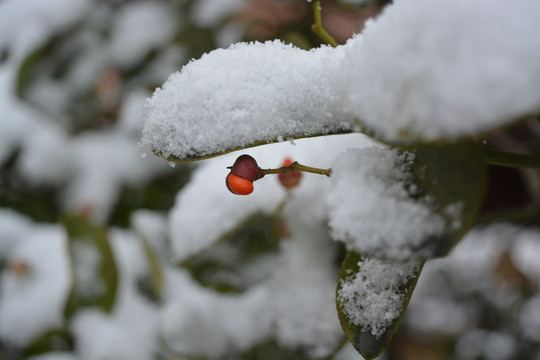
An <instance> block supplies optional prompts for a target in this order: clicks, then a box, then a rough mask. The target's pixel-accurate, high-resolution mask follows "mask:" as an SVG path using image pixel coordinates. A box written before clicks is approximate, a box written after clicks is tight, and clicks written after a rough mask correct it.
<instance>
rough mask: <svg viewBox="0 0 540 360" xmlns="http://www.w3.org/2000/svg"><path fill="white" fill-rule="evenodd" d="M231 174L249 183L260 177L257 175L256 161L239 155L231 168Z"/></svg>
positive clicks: (247, 156) (257, 166)
mask: <svg viewBox="0 0 540 360" xmlns="http://www.w3.org/2000/svg"><path fill="white" fill-rule="evenodd" d="M231 173H233V174H235V175H237V176H240V177H242V178H244V179H247V180H249V181H255V180H257V179H260V178H261V177H262V175H259V165H257V161H255V159H254V158H253V157H251V156H249V155H240V156H239V157H238V159H236V161H235V162H234V164H233V166H232V167H231Z"/></svg>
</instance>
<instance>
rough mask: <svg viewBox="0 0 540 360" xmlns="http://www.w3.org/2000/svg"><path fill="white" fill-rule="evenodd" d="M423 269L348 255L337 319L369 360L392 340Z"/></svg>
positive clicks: (340, 284) (338, 295)
mask: <svg viewBox="0 0 540 360" xmlns="http://www.w3.org/2000/svg"><path fill="white" fill-rule="evenodd" d="M422 265H423V262H421V261H417V262H414V261H412V262H395V261H389V260H379V259H375V258H369V257H364V256H361V255H359V254H357V253H354V252H350V253H349V254H348V255H347V257H346V259H345V261H344V263H343V267H342V269H341V273H340V275H339V279H338V289H337V292H336V301H337V308H338V316H339V320H340V322H341V326H342V328H343V330H344V331H345V333H346V335H347V338H348V340H349V341H350V342H351V343H352V344H353V346H354V347H355V348H356V350H358V352H360V353H361V354H362V356H364V357H365V358H366V359H373V358H374V357H376V356H377V355H378V354H379V353H380V352H381V351H382V350H383V349H384V348H385V347H386V345H387V344H388V343H389V342H390V340H391V339H392V336H393V334H394V332H395V331H396V329H397V327H398V326H399V323H400V321H401V319H402V317H403V315H404V313H405V310H406V308H407V304H408V303H409V300H410V297H411V295H412V292H413V290H414V287H415V285H416V281H417V280H418V277H419V276H420V271H421V269H422Z"/></svg>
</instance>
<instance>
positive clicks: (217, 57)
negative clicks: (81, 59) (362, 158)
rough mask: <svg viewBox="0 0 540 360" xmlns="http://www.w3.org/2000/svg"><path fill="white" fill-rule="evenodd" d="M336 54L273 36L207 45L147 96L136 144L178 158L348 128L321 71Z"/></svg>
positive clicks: (334, 61) (345, 118)
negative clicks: (262, 40)
mask: <svg viewBox="0 0 540 360" xmlns="http://www.w3.org/2000/svg"><path fill="white" fill-rule="evenodd" d="M340 54H341V52H339V51H337V50H333V49H331V48H329V47H324V48H319V49H315V50H312V51H304V50H301V49H298V48H295V47H293V46H290V45H285V44H283V43H281V42H279V41H273V42H266V43H264V44H263V43H250V44H246V43H240V44H236V45H233V46H231V47H230V48H228V49H225V50H223V49H218V50H214V51H212V52H211V53H209V54H206V55H204V56H203V57H202V58H201V59H199V60H197V61H192V62H190V63H189V64H187V65H186V66H184V68H183V69H182V70H181V71H180V72H177V73H175V74H173V75H171V76H170V77H169V79H168V80H167V82H166V83H165V84H164V85H163V87H162V88H160V89H157V90H156V91H155V93H154V95H153V96H152V98H150V99H149V100H148V101H147V103H146V106H145V119H146V123H145V128H144V130H143V136H142V139H141V147H142V148H144V149H147V150H149V151H155V152H157V153H159V154H161V156H163V157H168V156H170V155H173V156H175V157H177V158H180V159H186V158H188V157H191V156H204V155H211V154H215V153H219V152H224V151H229V150H232V149H235V148H238V147H241V146H247V145H250V144H253V143H255V142H263V143H264V142H272V141H275V139H276V138H278V137H280V136H281V137H282V138H287V137H291V136H295V135H303V136H309V135H316V134H328V133H332V132H342V131H348V130H351V125H350V123H349V122H347V117H346V116H345V115H344V114H343V112H342V111H341V110H340V109H341V106H340V105H341V99H339V98H338V97H337V96H336V95H335V94H334V93H335V92H334V91H333V89H332V87H331V86H330V81H329V79H328V78H327V77H326V74H327V73H328V71H326V69H327V68H329V67H332V66H335V65H336V64H337V61H338V60H339V58H340ZM349 120H350V119H349Z"/></svg>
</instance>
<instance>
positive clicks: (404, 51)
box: [336, 0, 540, 142]
mask: <svg viewBox="0 0 540 360" xmlns="http://www.w3.org/2000/svg"><path fill="white" fill-rule="evenodd" d="M539 17H540V3H539V2H538V1H535V0H523V1H518V2H513V3H511V4H510V3H508V1H505V0H496V1H493V0H480V1H468V0H457V1H456V0H438V1H422V0H414V1H396V2H395V3H394V4H393V5H391V6H388V7H386V9H385V11H384V12H383V13H382V14H381V15H380V16H379V17H378V18H376V19H375V20H372V21H368V22H367V23H366V27H365V29H364V31H363V33H362V35H361V36H356V37H355V38H353V39H352V40H350V41H349V43H348V44H347V45H346V46H345V55H344V57H343V61H342V64H341V67H340V68H338V69H337V70H336V72H337V76H336V80H337V85H336V86H337V87H339V86H341V87H342V91H343V94H344V97H345V98H346V104H347V107H348V109H349V110H350V111H351V113H352V114H353V115H354V116H356V117H357V118H358V119H359V120H360V121H361V122H362V124H364V125H365V127H366V128H367V129H368V130H369V131H370V132H373V133H374V134H375V136H376V137H378V138H381V139H383V140H386V141H390V142H395V141H398V142H405V141H414V140H418V139H421V140H428V141H432V140H436V139H440V138H445V139H450V138H455V137H459V136H466V135H469V134H473V133H475V132H479V131H484V130H487V129H489V128H493V127H496V126H499V125H503V124H505V123H507V122H508V121H509V120H512V119H515V118H517V117H521V116H524V115H528V114H529V113H532V112H534V111H537V110H538V109H540V95H539V94H540V89H539V86H540V85H539V84H540V68H539V67H538V63H540V38H539V37H538V36H534V35H533V34H537V33H539V32H540V23H539V22H538V18H539Z"/></svg>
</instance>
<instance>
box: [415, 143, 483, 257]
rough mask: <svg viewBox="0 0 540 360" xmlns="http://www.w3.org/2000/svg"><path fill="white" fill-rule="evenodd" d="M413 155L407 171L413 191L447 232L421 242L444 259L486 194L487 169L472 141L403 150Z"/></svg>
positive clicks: (430, 251)
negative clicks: (427, 204)
mask: <svg viewBox="0 0 540 360" xmlns="http://www.w3.org/2000/svg"><path fill="white" fill-rule="evenodd" d="M405 150H408V151H411V152H413V153H414V154H415V158H414V162H413V163H412V165H411V168H410V171H411V173H412V175H413V180H412V181H413V183H414V184H415V185H416V190H417V191H416V192H415V193H414V194H411V196H412V197H416V198H422V199H424V200H426V199H429V205H430V207H431V209H432V210H433V211H434V212H435V213H436V214H438V215H439V216H441V217H442V218H443V219H444V220H445V223H446V230H445V232H444V233H443V234H439V235H437V236H434V237H432V238H428V239H426V240H425V241H424V243H423V245H422V247H423V248H425V249H428V250H429V253H430V254H431V255H432V256H444V255H446V254H447V253H448V251H450V249H451V248H452V247H453V246H454V245H455V244H456V243H457V242H458V241H459V240H460V239H461V237H462V236H463V235H464V234H465V233H466V232H467V231H468V230H469V228H470V227H471V226H472V224H473V223H474V221H475V219H476V215H477V213H478V211H479V209H480V206H481V205H482V201H483V199H484V195H485V192H486V187H487V186H486V183H487V170H486V165H485V163H484V157H483V154H482V151H481V150H480V148H479V147H478V146H477V145H476V144H474V143H472V142H464V143H455V144H444V145H429V146H428V145H426V146H421V147H417V148H414V149H407V148H406V149H405Z"/></svg>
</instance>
